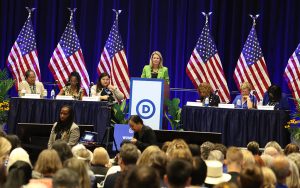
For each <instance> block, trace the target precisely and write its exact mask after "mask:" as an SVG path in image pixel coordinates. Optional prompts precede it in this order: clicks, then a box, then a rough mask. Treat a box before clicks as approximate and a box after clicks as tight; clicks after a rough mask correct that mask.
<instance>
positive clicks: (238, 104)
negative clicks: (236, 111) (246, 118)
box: [236, 99, 242, 108]
mask: <svg viewBox="0 0 300 188" xmlns="http://www.w3.org/2000/svg"><path fill="white" fill-rule="evenodd" d="M241 106H242V102H241V100H240V99H238V100H237V101H236V107H237V108H241Z"/></svg>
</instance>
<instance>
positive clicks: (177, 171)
mask: <svg viewBox="0 0 300 188" xmlns="http://www.w3.org/2000/svg"><path fill="white" fill-rule="evenodd" d="M191 175H192V164H191V163H189V162H188V161H186V160H183V159H174V160H172V161H170V162H169V163H168V165H167V174H166V175H165V177H164V180H165V183H166V185H167V186H168V188H184V187H187V186H189V185H190V184H191V179H192V178H191Z"/></svg>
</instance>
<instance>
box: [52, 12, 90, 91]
mask: <svg viewBox="0 0 300 188" xmlns="http://www.w3.org/2000/svg"><path fill="white" fill-rule="evenodd" d="M48 67H49V69H50V71H51V72H52V74H53V76H54V79H55V80H58V85H59V87H60V88H62V87H64V86H65V85H66V83H67V82H68V78H69V75H70V74H71V72H73V71H76V72H78V73H79V75H80V76H81V87H83V88H84V89H85V92H86V94H88V93H89V92H88V91H89V85H90V79H89V74H88V72H87V70H86V67H85V62H84V58H83V54H82V50H81V47H80V43H79V39H78V36H77V34H76V31H75V27H74V23H73V19H72V16H71V19H70V21H69V23H68V25H67V27H66V29H65V31H64V33H63V35H62V37H61V39H60V41H59V43H58V44H57V47H56V48H55V50H54V52H53V55H52V57H51V59H50V63H49V65H48Z"/></svg>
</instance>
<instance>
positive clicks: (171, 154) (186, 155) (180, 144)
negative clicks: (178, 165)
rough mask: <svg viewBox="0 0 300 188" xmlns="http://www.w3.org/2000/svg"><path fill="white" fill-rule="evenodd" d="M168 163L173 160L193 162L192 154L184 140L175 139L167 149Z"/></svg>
mask: <svg viewBox="0 0 300 188" xmlns="http://www.w3.org/2000/svg"><path fill="white" fill-rule="evenodd" d="M166 154H167V158H168V161H172V160H173V159H185V160H187V161H190V162H193V155H192V152H191V150H190V148H189V146H188V145H187V143H186V142H185V141H184V140H183V139H174V140H173V141H172V142H171V144H170V145H169V147H168V149H167V152H166Z"/></svg>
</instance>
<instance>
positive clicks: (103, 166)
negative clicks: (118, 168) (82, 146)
mask: <svg viewBox="0 0 300 188" xmlns="http://www.w3.org/2000/svg"><path fill="white" fill-rule="evenodd" d="M110 167H111V163H110V161H109V155H108V153H107V151H106V149H105V148H103V147H98V148H96V149H95V150H94V153H93V160H92V162H91V170H92V171H93V172H94V174H100V175H106V173H107V171H108V169H109V168H110Z"/></svg>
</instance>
